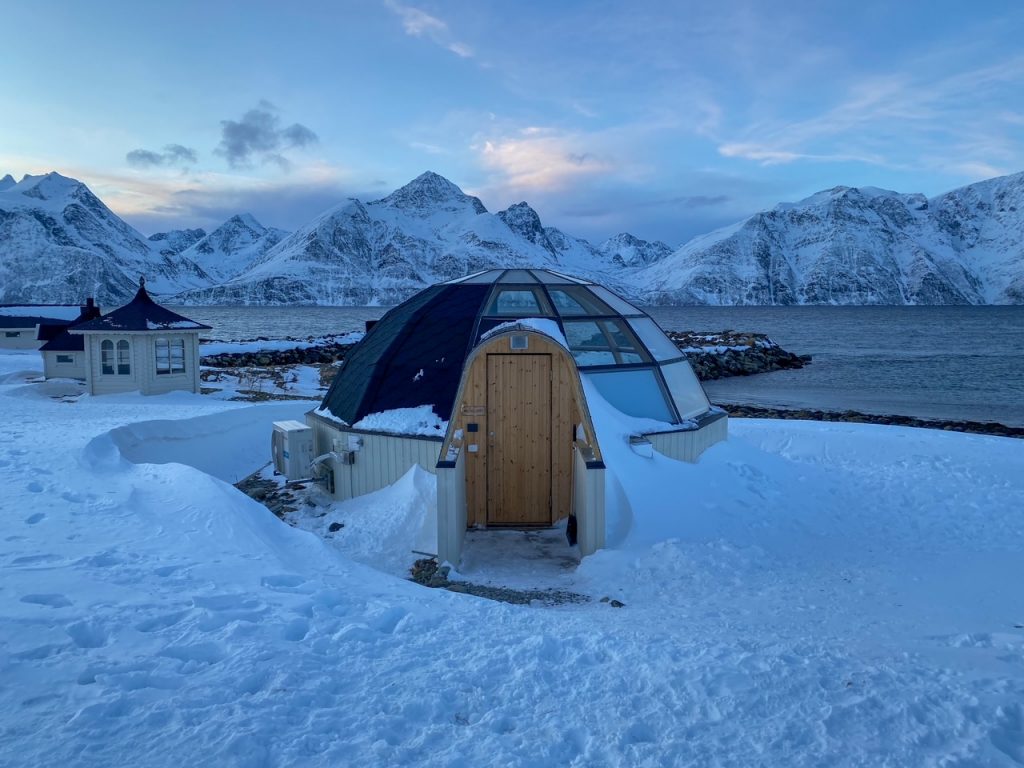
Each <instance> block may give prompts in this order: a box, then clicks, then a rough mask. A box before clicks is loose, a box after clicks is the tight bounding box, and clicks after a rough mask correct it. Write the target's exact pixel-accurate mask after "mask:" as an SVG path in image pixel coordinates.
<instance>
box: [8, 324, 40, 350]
mask: <svg viewBox="0 0 1024 768" xmlns="http://www.w3.org/2000/svg"><path fill="white" fill-rule="evenodd" d="M37 332H38V329H37V326H32V327H31V328H0V349H39V348H40V347H41V346H43V342H41V341H39V340H38V339H36V334H37ZM13 334H17V335H13Z"/></svg>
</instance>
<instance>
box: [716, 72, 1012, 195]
mask: <svg viewBox="0 0 1024 768" xmlns="http://www.w3.org/2000/svg"><path fill="white" fill-rule="evenodd" d="M1020 82H1024V56H1013V57H1010V58H1008V59H1005V60H1003V61H1000V62H998V63H996V64H992V65H988V66H982V67H976V68H973V69H966V70H962V71H955V72H951V73H950V72H946V73H937V72H936V68H935V67H928V66H913V67H910V68H908V70H907V71H906V72H896V73H889V74H886V75H880V76H872V77H868V78H862V79H860V80H858V81H856V82H854V83H853V84H852V85H851V86H849V87H848V88H847V89H846V92H845V94H844V95H843V96H842V97H841V98H840V99H839V101H838V102H837V103H834V105H833V106H831V107H828V108H826V109H824V110H822V111H821V112H819V113H818V114H816V115H812V116H810V117H807V118H805V119H803V120H782V119H778V118H774V119H772V118H769V119H761V120H757V121H755V122H754V123H753V124H752V125H750V126H748V127H747V128H745V129H743V130H741V131H739V132H738V135H737V136H736V137H734V138H732V139H719V140H718V141H717V144H718V152H719V154H720V155H722V156H723V157H735V158H742V159H746V160H752V161H754V162H757V163H759V164H761V165H779V164H785V163H793V162H797V161H812V162H822V161H825V162H858V163H865V164H871V165H880V166H885V167H887V168H890V169H908V168H918V169H920V168H931V169H940V170H944V171H951V172H960V173H963V172H965V170H966V169H967V168H969V167H974V168H982V167H986V166H987V167H988V168H990V169H991V170H996V169H998V167H999V165H1000V164H1002V165H1013V164H1014V162H1019V159H1020V150H1019V145H1017V144H1015V143H1013V142H1009V141H1008V140H1007V131H1008V128H1009V129H1012V127H1013V126H1014V125H1015V122H1016V121H1015V117H1016V115H1015V113H1012V112H1005V111H1004V112H1002V113H998V114H997V115H996V116H995V119H993V116H992V114H991V109H990V105H991V104H992V103H1000V102H1004V101H1007V100H1011V99H1012V98H1013V95H1014V94H1015V93H1016V92H1018V91H1019V86H1018V84H1019V83H1020ZM1018 124H1019V123H1018ZM968 175H974V174H968Z"/></svg>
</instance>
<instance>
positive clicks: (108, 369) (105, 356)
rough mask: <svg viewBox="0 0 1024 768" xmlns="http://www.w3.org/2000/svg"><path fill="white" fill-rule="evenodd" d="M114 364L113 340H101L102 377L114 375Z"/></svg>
mask: <svg viewBox="0 0 1024 768" xmlns="http://www.w3.org/2000/svg"><path fill="white" fill-rule="evenodd" d="M115 362H116V357H115V356H114V341H113V339H103V341H101V342H100V373H101V374H103V375H104V376H113V375H115V371H116V370H117V369H116V368H115V367H114V366H115Z"/></svg>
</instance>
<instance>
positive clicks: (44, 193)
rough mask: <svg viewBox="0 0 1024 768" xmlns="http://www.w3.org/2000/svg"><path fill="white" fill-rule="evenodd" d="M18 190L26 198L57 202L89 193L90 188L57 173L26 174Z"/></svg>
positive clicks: (17, 185)
mask: <svg viewBox="0 0 1024 768" xmlns="http://www.w3.org/2000/svg"><path fill="white" fill-rule="evenodd" d="M15 187H16V188H17V190H18V191H19V192H21V194H23V195H25V196H26V197H34V198H37V199H39V200H56V199H59V198H68V197H71V196H72V195H75V194H76V193H81V192H83V191H84V192H85V193H87V194H90V195H91V194H92V193H90V192H89V188H88V187H86V186H85V184H83V183H82V182H80V181H78V180H77V179H69V178H68V177H67V176H62V175H60V174H59V173H57V172H56V171H50V172H49V173H44V174H40V175H38V176H30V175H29V174H27V173H26V174H25V176H24V178H22V180H21V181H20V182H18V184H16V185H15Z"/></svg>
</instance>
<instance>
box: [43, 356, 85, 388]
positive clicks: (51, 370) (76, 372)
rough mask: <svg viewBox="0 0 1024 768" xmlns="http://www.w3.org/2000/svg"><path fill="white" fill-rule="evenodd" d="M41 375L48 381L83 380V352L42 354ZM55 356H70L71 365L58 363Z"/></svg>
mask: <svg viewBox="0 0 1024 768" xmlns="http://www.w3.org/2000/svg"><path fill="white" fill-rule="evenodd" d="M42 355H43V375H44V376H45V377H46V378H48V379H80V380H82V381H84V380H85V372H86V368H85V352H43V353H42ZM57 355H60V356H61V357H65V356H70V357H71V358H72V359H73V360H74V362H73V363H58V362H57Z"/></svg>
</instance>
